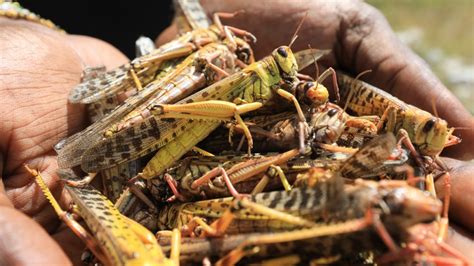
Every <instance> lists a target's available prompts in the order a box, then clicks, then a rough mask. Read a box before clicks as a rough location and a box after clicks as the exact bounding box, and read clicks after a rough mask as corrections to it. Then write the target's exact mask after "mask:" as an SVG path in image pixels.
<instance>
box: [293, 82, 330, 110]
mask: <svg viewBox="0 0 474 266" xmlns="http://www.w3.org/2000/svg"><path fill="white" fill-rule="evenodd" d="M296 92H297V94H298V98H301V99H302V100H303V101H305V103H307V104H308V105H311V106H313V107H318V106H321V105H323V104H325V103H327V102H328V99H329V92H328V89H327V88H326V87H324V85H323V84H321V83H319V82H313V81H303V82H300V83H298V85H297V86H296Z"/></svg>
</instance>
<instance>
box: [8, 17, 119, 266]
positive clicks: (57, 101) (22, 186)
mask: <svg viewBox="0 0 474 266" xmlns="http://www.w3.org/2000/svg"><path fill="white" fill-rule="evenodd" d="M0 40H1V41H0V51H2V52H1V54H0V57H1V59H0V155H1V157H2V160H1V163H2V166H3V171H2V172H1V173H2V175H1V176H2V179H3V184H1V182H2V180H0V235H1V237H0V264H1V265H13V264H29V263H31V264H32V263H40V264H41V262H43V264H44V263H46V262H48V263H57V264H59V265H64V264H65V263H68V258H67V257H66V256H65V254H64V252H63V251H62V250H61V249H60V247H59V246H58V244H56V242H55V241H54V240H53V239H52V238H51V237H50V236H49V235H48V233H47V232H46V231H45V230H44V229H43V228H41V226H40V225H38V224H36V223H35V222H34V221H33V220H32V219H30V218H29V217H28V216H30V217H32V218H33V219H34V220H35V221H37V222H39V223H40V224H41V225H43V226H44V228H46V230H47V231H49V232H50V233H53V232H55V231H56V229H57V227H58V225H59V223H58V222H57V218H56V217H57V216H56V214H55V213H53V211H52V208H51V207H50V205H49V203H48V202H47V201H46V199H45V197H44V196H43V194H42V192H41V190H39V188H38V186H37V185H36V184H35V182H34V179H33V178H32V176H31V175H30V174H28V173H26V171H25V170H24V168H23V166H22V165H23V164H24V163H27V164H28V165H29V166H30V167H32V168H35V169H38V170H39V171H40V172H41V173H42V175H43V176H44V177H45V179H46V180H45V181H46V183H47V184H48V186H49V187H50V188H51V190H52V191H53V194H54V195H55V197H56V198H57V199H59V200H60V201H61V202H62V203H63V206H65V207H67V197H66V194H63V189H62V186H61V184H60V183H59V182H57V180H58V178H57V176H56V175H55V171H56V169H57V161H56V155H55V152H54V150H53V148H52V147H53V145H54V144H56V143H57V142H58V141H59V140H61V139H62V138H65V137H67V136H68V135H71V134H72V133H74V132H77V131H79V130H80V129H81V128H83V127H84V126H85V123H86V117H85V112H84V107H83V106H82V105H71V104H68V102H67V95H68V94H69V91H70V90H71V88H72V87H73V86H74V85H76V84H77V83H78V82H79V81H80V77H81V73H82V70H83V69H84V68H85V67H86V66H100V65H105V66H107V67H109V68H110V67H115V66H118V65H120V64H121V63H123V62H126V60H127V59H126V58H125V56H123V55H122V54H121V53H120V52H119V51H117V50H116V49H115V48H113V47H112V46H110V45H108V44H106V43H104V42H102V41H99V40H96V39H92V38H88V37H82V36H73V35H65V34H61V33H58V32H56V31H53V30H50V29H48V28H46V27H44V26H42V25H38V24H34V23H31V22H27V21H19V20H11V19H6V18H0ZM25 214H26V215H25ZM27 215H28V216H27ZM66 237H67V236H66V235H65V234H63V233H61V234H59V235H57V237H56V239H57V240H58V242H60V243H61V246H62V247H63V248H65V249H67V248H66V247H67V246H68V245H66V243H65V242H66V241H65V238H66ZM67 242H68V243H69V244H71V245H73V246H74V244H72V243H71V242H69V241H67ZM75 247H76V248H77V247H78V246H77V245H76V246H75ZM68 252H69V250H68Z"/></svg>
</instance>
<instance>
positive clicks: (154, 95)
mask: <svg viewBox="0 0 474 266" xmlns="http://www.w3.org/2000/svg"><path fill="white" fill-rule="evenodd" d="M248 49H250V48H248ZM244 50H245V49H242V50H241V51H242V52H243V53H247V52H248V51H251V50H245V51H244ZM249 54H250V57H249V58H252V57H251V52H249ZM210 56H212V57H211V58H209V57H210ZM235 57H236V55H234V54H233V53H231V52H230V51H229V49H228V47H227V46H226V45H224V44H219V43H211V44H209V45H207V46H205V47H203V48H202V49H201V50H199V51H198V52H197V53H195V54H193V55H191V56H189V57H188V58H186V59H185V60H184V61H183V62H182V63H180V64H179V65H177V66H176V68H175V69H173V70H171V71H169V73H167V74H166V75H165V76H164V77H163V78H161V79H159V80H155V81H153V82H152V83H150V84H148V85H147V86H146V87H145V88H144V89H143V90H142V91H140V92H139V93H138V94H137V95H135V96H132V97H130V98H128V99H127V100H126V101H125V102H124V103H123V104H122V105H121V106H119V107H118V108H116V109H115V110H114V111H113V112H112V113H110V114H109V115H107V116H106V117H104V118H102V119H101V120H100V121H98V122H97V123H94V124H92V125H91V126H89V127H88V128H86V129H85V130H83V131H82V132H79V133H77V134H76V135H73V136H71V137H69V138H68V139H67V140H66V143H64V144H63V148H62V149H61V150H60V151H59V165H60V167H62V168H66V167H73V166H75V165H78V164H79V163H80V161H81V157H82V156H83V153H84V151H85V150H86V149H88V148H89V147H90V146H91V145H93V144H95V143H97V142H99V141H100V140H101V139H103V138H104V137H111V136H112V135H114V134H115V133H117V132H118V131H121V130H123V129H126V128H128V127H130V126H131V125H132V124H134V123H139V122H140V121H142V120H143V119H144V116H146V115H147V114H149V111H148V110H149V109H148V106H149V105H150V104H152V103H155V104H156V103H173V102H175V101H177V100H179V99H182V98H183V97H185V96H187V95H189V94H190V93H192V92H195V91H196V90H198V89H200V88H202V87H203V86H204V85H205V84H207V83H208V82H210V83H212V82H214V81H215V79H219V77H214V76H213V72H212V70H207V68H205V66H202V65H200V64H202V63H199V64H197V61H199V60H200V59H201V58H203V59H208V60H210V61H209V62H211V63H215V64H217V65H218V66H219V67H223V68H224V69H225V70H226V71H229V72H230V73H232V72H233V71H235V70H236V66H235V64H234V60H235ZM250 60H251V59H250ZM206 62H207V61H206ZM203 71H206V72H207V73H206V74H204V73H203ZM142 130H143V128H142V129H141V130H140V131H142ZM143 131H145V130H143Z"/></svg>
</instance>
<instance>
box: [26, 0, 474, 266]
mask: <svg viewBox="0 0 474 266" xmlns="http://www.w3.org/2000/svg"><path fill="white" fill-rule="evenodd" d="M176 9H177V12H176V13H177V14H176V18H175V23H176V24H177V25H178V26H179V28H180V30H181V32H180V35H179V36H178V37H177V38H176V39H174V40H172V41H170V42H168V43H166V44H164V45H162V46H160V47H158V48H155V47H154V45H153V43H152V42H151V43H150V40H149V39H147V38H140V39H139V40H138V41H137V48H138V49H137V53H138V57H137V58H135V59H134V60H132V61H131V62H130V63H128V64H126V65H123V66H121V67H119V68H117V69H114V70H111V71H105V69H103V68H91V69H88V70H86V71H85V73H84V75H83V81H82V83H81V84H79V85H78V86H77V87H75V88H73V90H72V92H71V94H70V97H69V101H70V102H71V103H82V104H87V108H88V111H89V114H90V119H91V122H92V124H91V125H90V126H89V127H87V128H86V129H84V130H83V131H81V132H79V133H77V134H75V135H73V136H71V137H69V138H67V139H65V140H63V141H61V142H60V143H58V144H57V145H56V146H55V149H56V151H57V152H58V161H59V166H60V168H61V169H60V170H59V171H58V175H59V176H60V177H61V178H62V180H63V181H64V182H65V184H66V189H67V191H68V192H69V194H70V195H71V198H72V200H73V202H74V205H75V208H73V209H72V210H74V213H73V212H66V211H63V210H62V209H61V208H60V207H59V205H58V204H57V203H56V201H55V200H54V198H53V197H52V195H51V193H50V192H49V190H48V188H47V187H46V186H45V185H44V183H43V182H42V179H41V176H40V175H39V173H37V172H36V171H34V170H32V169H29V168H28V170H29V171H30V172H31V173H33V174H34V175H35V176H36V180H37V182H38V184H39V185H40V186H41V188H42V190H43V192H44V193H45V195H46V196H47V197H48V199H49V200H50V202H51V203H52V204H53V207H54V208H55V210H56V211H57V212H58V214H59V216H60V218H61V219H62V220H63V221H64V222H65V223H67V224H68V225H69V226H70V227H71V229H73V230H74V232H75V233H76V234H77V235H78V236H79V237H81V238H82V239H83V240H84V241H85V243H86V245H87V247H88V249H89V250H90V252H92V254H91V253H88V256H83V259H84V261H86V262H87V263H94V262H101V263H104V264H106V265H124V264H132V263H133V264H134V265H135V264H136V265H142V264H143V265H145V264H147V265H151V264H154V265H161V264H163V265H164V264H166V265H177V264H179V263H182V264H197V263H202V264H206V265H208V264H214V263H215V264H219V265H232V264H235V263H262V264H265V263H274V264H276V265H280V264H309V263H312V264H330V263H340V264H348V263H367V264H370V263H379V264H384V263H409V264H411V263H422V262H428V263H433V264H436V263H439V264H450V265H451V264H453V263H454V264H465V263H467V262H466V260H465V259H464V257H463V256H462V255H461V254H459V252H457V251H456V250H453V249H451V248H450V247H449V246H447V245H446V244H445V243H444V242H443V239H444V237H445V235H446V229H447V208H448V205H449V197H445V200H444V203H442V202H441V201H439V200H438V199H437V198H436V195H435V190H434V184H433V182H434V179H436V178H437V177H438V178H444V179H445V181H446V187H447V189H448V188H449V178H448V177H449V175H448V171H447V168H446V167H445V166H444V164H443V163H442V161H441V160H440V159H439V158H438V155H439V153H440V152H441V151H442V150H443V148H444V147H446V146H449V145H453V144H456V143H458V142H459V139H457V138H456V137H454V136H453V135H452V132H453V129H450V128H448V126H447V123H446V122H445V121H444V120H442V119H440V118H437V117H435V116H433V115H431V114H430V113H428V112H425V111H423V110H420V109H418V108H416V107H414V106H411V105H409V104H406V103H404V102H402V101H400V100H398V99H396V98H394V97H393V96H390V95H389V94H387V93H385V92H383V91H381V90H380V89H377V88H375V87H373V86H371V85H369V84H367V83H364V82H362V81H359V80H358V79H357V78H351V77H349V76H348V75H346V74H343V73H340V72H336V71H335V70H333V69H331V68H329V69H328V70H326V71H324V72H323V73H321V75H319V77H316V80H313V79H312V78H311V77H308V76H306V75H303V74H299V73H298V72H299V71H300V70H302V69H303V68H305V67H307V66H309V65H313V64H316V62H315V61H317V59H318V58H320V57H321V56H323V55H324V54H326V53H328V51H325V50H317V49H307V50H303V51H299V52H293V51H292V50H291V48H290V47H291V44H292V43H293V42H294V41H295V39H296V37H295V36H296V33H295V36H294V37H293V39H291V42H290V44H289V45H288V46H280V47H277V48H275V50H273V52H272V53H271V54H270V55H268V56H267V57H265V58H262V59H261V60H259V61H255V60H254V57H253V52H252V48H251V45H252V44H253V42H255V41H256V39H255V37H254V36H253V35H252V34H251V33H249V32H247V31H244V30H242V29H237V28H234V27H231V26H224V25H222V23H221V22H220V18H228V17H232V16H235V15H236V14H235V13H234V14H227V13H217V14H215V15H214V20H213V23H212V24H211V23H210V21H209V20H208V18H207V17H206V15H205V13H204V12H203V11H202V8H201V6H200V5H199V2H198V1H193V0H178V1H176ZM244 15H245V14H241V16H244ZM300 25H301V24H300ZM295 28H296V25H295ZM288 39H290V38H288ZM330 76H331V77H332V82H331V83H332V88H333V89H331V91H334V93H333V94H334V95H335V97H334V98H335V100H334V102H330V101H329V92H328V89H327V88H326V87H325V86H324V85H323V84H322V82H323V80H324V79H326V78H327V77H330ZM118 96H120V99H121V101H119V97H118ZM124 96H127V97H126V99H125V100H123V98H124ZM72 169H74V170H75V172H73V170H72ZM80 169H82V171H83V172H82V173H83V174H80V172H81V171H80ZM84 172H85V173H87V174H84ZM98 175H99V176H100V177H101V179H102V181H103V188H102V192H100V191H99V190H97V189H96V188H93V187H92V186H90V185H89V182H91V181H92V179H93V178H94V177H96V176H98ZM102 193H103V194H102ZM448 195H449V193H448ZM72 214H77V215H79V216H80V217H82V219H83V220H84V222H85V224H86V225H87V229H85V228H83V227H82V226H81V225H80V224H79V223H78V222H77V221H75V220H74V219H73V218H74V217H75V216H73V215H72ZM423 223H425V224H423ZM428 223H429V224H428Z"/></svg>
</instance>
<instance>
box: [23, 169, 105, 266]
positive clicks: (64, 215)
mask: <svg viewBox="0 0 474 266" xmlns="http://www.w3.org/2000/svg"><path fill="white" fill-rule="evenodd" d="M24 167H25V169H26V170H27V171H28V172H29V173H30V174H31V175H32V176H34V177H35V181H36V183H37V184H38V186H39V187H40V188H41V190H42V191H43V193H44V195H45V197H46V198H47V199H48V201H49V202H50V203H51V205H52V206H53V209H54V211H55V212H56V214H57V215H58V217H59V219H61V220H62V221H63V222H64V223H65V224H66V225H67V226H68V227H69V228H70V229H71V230H72V231H73V232H74V234H75V235H76V236H77V237H79V238H80V239H81V240H82V241H84V243H85V244H86V246H87V248H88V249H89V250H90V251H92V253H93V254H94V255H95V256H96V258H98V259H99V260H100V261H102V262H107V261H108V260H107V258H106V256H105V253H104V251H103V250H102V248H101V245H100V244H99V243H98V242H97V241H96V240H95V238H94V237H93V236H92V235H91V234H90V233H89V232H88V231H87V230H86V229H85V228H84V227H83V226H82V225H81V224H80V223H78V222H77V221H76V220H74V218H73V214H72V213H69V212H66V211H64V210H63V209H62V208H61V206H59V203H58V202H57V201H56V199H55V198H54V196H53V194H52V193H51V191H50V190H49V188H48V186H46V184H45V183H44V180H43V177H42V176H41V175H40V173H39V172H38V171H36V170H33V169H31V168H29V167H28V165H26V164H25V165H24Z"/></svg>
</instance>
